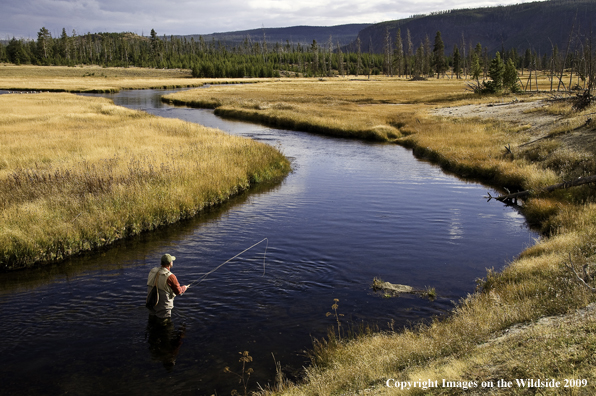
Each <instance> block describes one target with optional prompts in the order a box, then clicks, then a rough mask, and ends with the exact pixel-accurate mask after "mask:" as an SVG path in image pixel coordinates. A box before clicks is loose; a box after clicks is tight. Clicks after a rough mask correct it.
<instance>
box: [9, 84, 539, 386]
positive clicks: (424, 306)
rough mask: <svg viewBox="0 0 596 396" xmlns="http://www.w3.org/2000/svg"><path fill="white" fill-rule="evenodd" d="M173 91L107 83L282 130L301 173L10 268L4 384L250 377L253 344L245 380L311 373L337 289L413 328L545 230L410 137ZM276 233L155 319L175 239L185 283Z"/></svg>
mask: <svg viewBox="0 0 596 396" xmlns="http://www.w3.org/2000/svg"><path fill="white" fill-rule="evenodd" d="M167 92H170V91H155V90H144V91H122V92H121V93H118V94H113V95H103V96H106V97H109V98H111V99H113V100H114V101H115V103H116V104H120V105H123V106H126V107H130V108H135V109H142V110H145V111H147V112H149V113H152V114H155V115H158V116H162V117H174V118H180V119H184V120H187V121H190V122H196V123H200V124H203V125H206V126H211V127H217V128H220V129H223V130H224V131H227V132H229V133H232V134H238V135H242V136H247V137H250V138H253V139H257V140H260V141H263V142H266V143H269V144H272V145H276V146H279V147H280V148H281V150H282V151H283V152H284V154H285V155H286V156H288V157H289V158H290V159H291V160H292V166H293V169H294V171H293V172H292V173H291V174H290V175H288V177H287V178H286V179H285V180H284V181H283V182H281V183H277V184H272V185H261V186H258V187H257V188H255V189H253V190H251V191H250V192H248V193H245V194H243V195H241V196H239V197H236V198H234V199H232V200H231V201H230V202H229V203H227V204H225V205H223V206H222V207H221V208H218V209H217V210H213V211H211V212H209V213H205V214H203V215H201V216H198V217H197V218H195V219H192V220H189V221H186V222H183V223H181V224H177V225H174V226H170V227H167V228H164V229H161V230H158V231H156V232H153V233H150V234H145V235H142V236H139V237H137V238H134V239H132V240H128V241H124V242H121V243H118V244H117V245H116V246H114V247H112V248H110V249H108V250H105V251H102V252H97V253H93V254H87V255H85V256H81V257H76V258H72V259H70V260H68V261H66V262H63V263H60V264H57V265H53V266H48V267H44V268H37V269H33V270H30V271H21V272H16V273H6V274H0V309H1V311H2V313H3V316H4V318H5V319H4V320H3V321H2V322H0V333H1V334H2V336H3V337H2V339H3V342H2V344H1V345H0V353H1V356H2V362H1V363H0V371H1V372H2V381H0V393H1V394H52V395H55V394H66V393H68V394H163V392H170V393H171V394H177V395H178V394H180V395H184V394H189V395H194V394H197V395H203V394H205V395H212V394H218V395H224V394H229V392H230V390H231V389H234V388H236V389H238V390H239V391H240V393H242V389H241V387H240V386H239V385H238V379H237V377H235V376H234V375H233V374H230V373H226V372H224V368H225V367H229V368H230V370H231V371H233V372H236V373H241V367H242V366H241V363H239V358H240V355H239V352H241V351H249V354H250V356H252V357H253V361H252V362H251V363H249V365H248V366H247V367H252V368H253V369H254V371H255V372H254V374H253V375H252V376H251V378H250V383H249V389H255V388H256V384H257V383H259V384H260V385H265V384H267V383H268V382H271V381H273V378H274V375H275V361H274V359H275V360H276V361H279V362H281V365H282V369H283V371H284V373H285V374H287V375H289V376H290V377H295V376H297V375H299V374H300V371H301V368H302V366H304V365H306V364H308V359H307V357H306V355H305V353H304V351H305V350H307V349H309V348H310V347H311V345H312V338H321V337H324V336H325V335H326V332H327V330H328V329H329V328H330V327H331V326H333V325H336V321H335V319H334V318H333V317H332V316H330V317H328V316H326V313H327V312H332V309H331V305H332V304H333V303H334V299H338V300H339V302H338V309H337V312H338V313H340V314H343V315H344V316H341V317H340V320H341V322H342V323H343V327H344V328H347V327H349V326H358V325H359V324H362V323H365V324H371V325H374V326H377V327H378V328H380V329H382V330H388V329H389V325H388V324H389V323H392V326H393V328H395V329H399V328H402V327H403V326H407V325H411V324H413V323H417V322H420V321H424V320H428V319H429V318H431V317H432V316H435V315H444V314H446V313H447V312H448V311H449V310H450V309H451V308H452V307H453V303H454V302H456V301H458V300H459V299H460V298H462V297H465V296H466V295H467V294H468V293H471V292H473V291H474V290H475V285H476V284H475V279H477V278H481V277H483V276H484V275H485V274H486V268H495V269H496V270H499V269H501V268H503V266H504V265H505V264H506V263H507V262H508V261H510V260H512V259H513V258H514V257H515V256H516V255H517V254H519V253H520V252H521V251H522V250H523V249H524V248H526V247H528V246H530V245H532V244H533V243H534V240H535V238H537V237H538V235H537V234H536V233H534V232H533V231H531V230H530V229H528V227H527V225H526V223H525V221H524V218H523V217H522V216H521V215H519V214H518V213H517V212H515V211H514V210H512V209H510V208H507V207H504V206H502V204H500V203H495V202H490V203H487V202H486V200H485V199H484V198H483V196H484V195H486V192H487V191H491V193H492V190H491V189H489V188H487V187H484V186H482V185H480V184H477V183H469V182H465V181H462V180H459V179H457V178H456V177H454V176H451V175H447V174H445V173H443V172H442V171H441V170H440V169H439V168H438V167H436V166H433V165H431V164H429V163H427V162H424V161H419V160H417V159H415V158H414V157H413V156H412V154H411V152H410V151H408V150H406V149H404V148H402V147H399V146H396V145H391V144H373V143H366V142H360V141H355V140H347V139H338V138H327V137H323V136H317V135H313V134H307V133H303V132H293V131H286V130H277V129H271V128H268V127H265V126H260V125H255V124H250V123H244V122H235V121H229V120H222V119H221V118H218V117H216V116H214V115H213V112H212V111H209V110H200V109H188V108H183V107H172V106H169V105H165V104H162V103H161V102H160V100H159V96H160V95H162V94H164V93H167ZM493 195H494V194H493ZM264 238H267V241H265V242H263V243H261V244H259V245H258V246H256V247H255V248H253V249H251V250H250V251H248V252H246V253H245V254H243V255H242V256H240V257H239V258H237V259H235V260H233V261H232V262H230V263H228V264H226V265H225V266H223V267H221V268H220V269H219V270H217V271H216V272H214V273H213V274H212V275H210V276H209V277H208V278H207V279H206V280H205V281H204V282H202V283H200V284H199V285H197V286H196V287H192V288H191V289H189V291H188V292H187V293H186V294H185V295H183V296H181V297H178V298H176V301H175V306H176V307H175V309H174V312H173V323H172V325H171V327H169V328H159V327H155V326H153V325H152V323H150V321H149V319H148V314H147V311H146V309H145V308H144V300H145V293H146V285H145V283H146V279H147V274H148V272H149V270H150V269H151V268H152V267H154V266H156V265H158V263H159V259H160V257H161V255H162V254H164V253H166V252H167V253H170V254H172V255H174V256H176V257H177V260H176V261H175V264H174V268H173V272H174V273H175V274H176V275H177V277H178V279H179V280H180V282H181V283H182V284H187V283H190V282H192V281H195V280H197V279H199V278H200V277H201V275H202V274H204V273H206V272H207V271H210V270H211V269H213V268H215V267H217V266H218V265H219V264H221V263H223V262H225V261H226V260H227V259H229V258H230V257H232V256H234V255H235V254H237V253H239V252H241V251H242V250H244V249H246V248H247V247H249V246H251V245H253V244H254V243H256V242H259V241H261V240H263V239H264ZM374 277H380V278H382V279H383V280H386V281H389V282H392V283H400V284H407V285H411V286H413V287H415V288H418V289H423V288H425V287H434V288H435V289H436V292H437V298H436V299H435V300H434V301H430V300H428V299H424V298H421V297H419V296H415V295H402V296H401V297H395V298H383V297H382V296H380V295H378V294H376V293H374V292H373V291H372V290H371V288H370V284H371V282H372V280H373V278H374Z"/></svg>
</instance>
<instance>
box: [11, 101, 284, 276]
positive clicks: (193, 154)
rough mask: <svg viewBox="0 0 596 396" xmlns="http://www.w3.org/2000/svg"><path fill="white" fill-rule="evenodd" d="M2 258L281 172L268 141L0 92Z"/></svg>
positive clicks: (172, 217)
mask: <svg viewBox="0 0 596 396" xmlns="http://www.w3.org/2000/svg"><path fill="white" fill-rule="evenodd" d="M0 147H2V158H1V159H0V185H1V188H0V198H1V199H0V203H1V207H0V209H1V210H2V212H1V213H2V222H1V224H0V263H1V265H2V266H3V267H5V268H18V267H22V266H28V265H31V264H33V263H35V262H39V261H46V260H48V261H51V260H57V259H61V258H63V257H66V256H68V255H71V254H75V253H77V252H80V251H83V250H89V249H93V248H97V247H99V246H104V245H107V244H110V243H112V242H113V241H115V240H118V239H121V238H124V237H127V236H130V235H135V234H138V233H140V232H142V231H147V230H151V229H154V228H156V227H159V226H162V225H165V224H169V223H173V222H176V221H178V220H180V219H183V218H188V217H191V216H193V215H195V214H196V213H197V212H198V211H200V210H202V209H204V208H206V207H209V206H212V205H215V204H217V203H219V202H222V201H223V200H225V199H227V198H228V197H230V196H231V195H234V194H236V193H237V192H239V191H241V190H243V189H246V188H248V187H249V185H250V184H251V183H254V182H258V181H263V180H268V179H273V178H278V177H281V176H283V175H284V174H285V173H287V171H288V170H289V164H288V161H287V160H286V159H285V158H284V157H283V156H282V155H281V154H280V153H279V152H278V151H277V150H275V149H274V148H272V147H270V146H268V145H265V144H262V143H257V142H254V141H252V140H249V139H245V138H240V137H234V136H230V135H227V134H224V133H223V132H221V131H217V130H213V129H208V128H204V127H201V126H198V125H196V124H192V123H187V122H183V121H179V120H171V119H162V118H159V117H155V116H150V115H148V114H146V113H143V112H140V111H133V110H128V109H125V108H122V107H118V106H115V105H114V104H113V103H112V102H111V101H109V100H107V99H102V98H88V97H80V96H75V95H71V94H30V95H1V96H0Z"/></svg>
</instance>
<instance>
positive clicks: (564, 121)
mask: <svg viewBox="0 0 596 396" xmlns="http://www.w3.org/2000/svg"><path fill="white" fill-rule="evenodd" d="M541 83H542V84H543V86H547V84H548V81H546V80H544V79H543V80H542V82H541ZM464 88H465V85H464V83H463V82H457V81H453V80H439V81H421V82H410V81H404V80H397V79H383V80H381V81H346V80H340V79H333V80H330V81H318V80H312V81H292V82H271V83H266V84H259V85H258V86H242V87H212V88H209V89H208V90H203V91H200V92H199V91H196V90H194V91H187V92H184V93H180V94H175V95H170V96H169V97H168V98H167V99H168V100H172V101H174V100H176V101H179V103H188V104H191V105H194V106H202V107H212V108H216V110H217V111H220V112H221V113H222V114H225V115H229V116H234V117H237V118H240V119H257V120H259V121H260V122H266V123H268V124H271V125H276V122H279V123H280V124H281V125H284V126H287V127H292V123H294V124H295V125H299V126H300V125H301V123H305V125H308V128H311V129H310V130H313V131H317V132H320V133H328V132H327V131H326V130H327V129H330V130H334V132H333V133H332V134H336V135H342V136H352V137H360V138H370V135H371V134H373V132H372V131H382V132H377V133H374V136H375V137H374V138H375V139H377V140H385V141H393V142H396V143H399V144H403V145H405V146H407V147H410V148H412V149H413V151H414V153H415V154H416V155H417V156H419V157H424V158H427V159H429V160H431V161H433V162H435V163H438V164H440V165H441V166H442V167H443V168H445V169H447V170H449V171H452V172H454V173H456V174H458V175H460V176H462V177H466V178H474V179H479V180H483V181H484V182H486V183H490V184H492V185H494V186H496V187H508V188H509V189H511V190H512V191H516V189H532V190H536V191H538V190H539V189H540V188H541V187H544V186H546V185H550V184H554V183H557V182H561V181H562V180H570V179H573V178H577V177H580V176H585V175H588V174H596V165H595V162H594V160H593V158H594V155H595V154H596V144H595V142H594V139H593V138H592V137H591V136H592V134H593V130H594V128H595V127H596V125H595V124H594V122H593V121H590V120H589V114H590V113H591V112H593V109H588V110H585V111H584V112H582V113H575V112H573V111H571V105H570V104H569V103H565V102H564V103H559V102H557V103H554V102H553V103H549V102H544V103H542V104H540V106H537V107H536V108H535V109H533V110H523V111H519V114H518V120H517V121H515V120H512V121H506V119H505V117H504V116H503V115H496V116H494V117H492V118H486V117H481V116H474V117H470V118H467V117H455V118H454V117H453V116H452V115H451V116H450V115H449V112H447V116H439V115H436V114H435V112H436V110H437V108H441V107H448V106H455V105H464V104H473V105H476V106H479V107H478V108H479V109H480V111H481V112H482V111H485V112H487V111H488V110H489V107H487V104H490V103H494V104H498V105H505V104H506V103H509V102H511V104H510V105H508V106H509V107H507V106H502V107H499V108H503V109H505V108H506V107H507V108H509V109H510V110H515V106H516V105H517V104H518V103H522V102H533V101H536V100H538V99H544V98H547V97H548V95H544V94H542V95H537V94H526V95H518V96H517V97H514V96H505V97H501V96H492V97H476V96H473V95H471V94H468V93H466V92H465V90H464ZM498 114H501V113H498ZM503 114H504V113H503ZM551 116H554V118H553V121H552V122H547V123H544V124H540V126H537V124H536V125H535V122H536V120H540V119H544V118H547V117H551ZM530 118H532V121H528V119H530ZM308 128H307V127H302V128H300V129H303V130H309V129H308ZM505 146H508V147H510V149H511V152H512V153H513V154H511V153H509V152H507V151H506V149H505V148H504V147H505ZM595 197H596V192H595V190H594V187H590V186H584V187H578V188H574V189H569V190H561V191H558V192H554V193H550V194H540V193H538V192H537V193H535V194H534V195H532V196H531V198H530V199H528V200H527V201H526V202H524V204H523V207H522V208H521V210H522V211H523V212H524V213H525V214H526V216H527V217H528V219H529V220H530V221H532V222H533V223H535V224H537V225H539V226H541V227H542V232H543V234H544V237H543V238H542V239H541V240H540V241H539V242H537V244H536V245H534V246H532V247H530V248H528V249H527V250H526V251H524V252H523V253H522V254H521V255H520V257H519V258H517V259H516V260H514V261H513V262H512V263H510V264H509V265H508V266H507V267H506V268H505V269H504V270H503V271H502V272H501V273H495V272H493V271H488V273H487V276H486V277H485V279H483V280H481V281H480V282H479V284H478V291H477V292H476V293H474V294H471V295H469V296H468V297H467V298H466V299H464V300H462V301H460V302H459V303H458V305H457V307H456V308H455V309H454V311H453V312H452V313H451V315H449V316H448V317H447V318H446V319H444V320H442V321H438V320H437V321H435V322H433V323H432V324H430V325H421V326H418V327H416V328H411V329H404V330H402V331H395V332H394V331H387V332H382V333H377V334H372V335H368V336H363V337H361V338H358V339H353V340H348V341H346V340H345V339H344V341H342V342H338V341H337V340H336V339H335V338H333V337H332V338H331V339H329V340H327V341H326V342H323V343H316V344H315V348H314V351H313V352H312V365H311V366H310V367H309V368H308V369H306V372H305V377H304V381H303V382H302V383H300V384H287V383H284V384H278V386H277V387H275V388H274V389H271V390H270V391H267V392H265V393H274V394H292V395H294V394H295V395H338V394H364V393H372V394H467V393H469V392H473V393H474V394H477V393H491V394H526V393H527V394H534V393H536V392H542V391H544V392H543V393H545V394H562V393H565V394H592V392H593V389H594V384H595V383H596V382H595V381H596V370H594V367H596V358H594V351H595V350H596V337H594V334H595V332H596V319H595V316H594V310H587V311H585V312H584V311H579V312H576V310H578V309H581V308H583V307H586V306H587V305H588V304H589V303H591V302H594V301H595V300H596V299H595V294H594V293H592V292H591V291H589V290H588V288H587V287H585V286H584V285H583V284H581V283H580V282H579V281H578V280H577V279H576V276H575V274H574V273H573V272H572V271H571V270H570V269H569V268H568V266H569V265H571V263H573V265H575V267H576V268H577V269H578V271H581V268H582V267H583V266H585V268H586V269H587V271H588V274H590V273H592V274H593V273H594V271H595V270H596V268H595V267H596V265H595V264H594V262H595V259H596V200H595ZM380 276H382V274H380ZM585 278H586V280H587V281H588V283H590V284H591V285H592V286H594V281H593V279H592V278H591V277H590V275H588V276H586V277H585ZM541 318H542V319H541ZM526 378H534V379H538V378H540V379H542V380H546V379H550V378H553V379H555V380H557V381H561V383H562V384H563V385H561V387H560V388H551V389H544V388H543V389H536V388H527V387H526V388H524V387H519V386H518V385H517V384H516V383H515V380H516V379H526ZM388 379H394V380H397V381H406V382H407V381H410V383H411V384H413V383H414V382H415V381H420V380H423V381H424V380H431V381H433V382H434V381H438V384H439V385H442V380H443V379H445V380H447V381H452V382H455V383H457V382H458V381H459V382H460V383H461V382H466V383H469V382H475V383H477V388H475V389H473V390H472V391H470V390H465V389H463V388H462V387H461V386H459V387H457V386H455V387H451V388H446V387H443V386H438V387H434V388H433V387H431V388H428V389H422V388H421V386H417V387H415V386H413V385H411V387H410V389H404V390H399V391H397V390H396V389H395V388H388V387H387V386H386V381H387V380H388ZM500 379H503V380H506V381H513V383H514V384H515V385H514V386H512V387H511V388H497V381H498V380H500ZM565 379H580V380H586V381H587V384H588V386H580V387H574V388H563V386H564V380H565ZM483 381H484V382H486V386H487V387H485V388H482V382H483ZM490 383H492V384H493V385H494V386H493V387H492V388H491V387H488V385H489V384H490ZM472 388H473V386H472Z"/></svg>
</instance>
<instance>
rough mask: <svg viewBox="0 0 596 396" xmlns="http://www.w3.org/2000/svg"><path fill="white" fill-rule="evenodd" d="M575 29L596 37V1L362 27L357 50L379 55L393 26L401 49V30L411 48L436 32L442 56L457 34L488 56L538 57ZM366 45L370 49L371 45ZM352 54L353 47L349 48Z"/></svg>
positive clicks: (556, 1) (567, 0)
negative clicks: (523, 54) (517, 53)
mask: <svg viewBox="0 0 596 396" xmlns="http://www.w3.org/2000/svg"><path fill="white" fill-rule="evenodd" d="M572 27H573V30H574V31H575V32H576V33H577V31H578V29H579V32H580V33H581V34H583V36H584V37H586V36H588V35H589V34H590V29H591V28H592V29H593V31H594V34H595V35H596V1H594V0H551V1H542V2H532V3H523V4H517V5H511V6H497V7H484V8H473V9H459V10H450V11H444V12H437V13H432V14H429V15H416V16H413V17H411V18H407V19H401V20H395V21H387V22H381V23H377V24H374V25H371V26H369V27H367V28H364V29H363V30H362V31H361V32H360V33H359V37H360V42H361V50H362V51H363V52H365V51H369V47H370V50H372V51H373V52H375V53H381V52H382V51H383V43H384V37H385V32H386V29H388V30H389V34H390V37H391V40H392V42H393V43H395V38H396V33H397V30H398V28H401V37H402V40H403V42H404V47H405V48H406V50H407V44H406V32H407V30H408V29H409V30H410V35H411V38H412V44H413V45H414V47H415V48H417V47H418V46H419V45H420V43H421V42H423V41H424V40H425V37H426V36H427V35H428V37H429V39H430V42H431V45H432V43H433V42H434V37H435V34H436V32H437V31H440V32H441V37H442V39H443V42H444V43H445V52H447V53H451V51H452V50H453V46H454V45H455V44H457V45H458V47H460V48H461V46H462V36H463V39H464V40H465V43H466V48H468V47H469V45H470V44H471V45H472V46H475V45H476V44H477V43H481V44H482V46H483V47H487V48H488V50H489V52H490V53H493V54H494V53H495V52H496V51H500V50H501V48H504V49H505V50H510V49H513V48H515V49H517V50H518V51H524V50H525V49H527V48H531V49H533V50H535V51H537V52H538V53H542V54H545V53H550V52H551V49H552V47H553V45H556V46H558V48H559V50H565V47H566V46H567V41H568V38H569V34H570V32H571V30H572ZM371 43H372V46H371ZM349 48H350V50H352V51H354V49H355V43H352V44H351V45H350V46H349Z"/></svg>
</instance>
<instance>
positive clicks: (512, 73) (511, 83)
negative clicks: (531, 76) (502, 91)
mask: <svg viewBox="0 0 596 396" xmlns="http://www.w3.org/2000/svg"><path fill="white" fill-rule="evenodd" d="M503 87H504V88H507V89H509V90H510V91H511V92H514V93H515V92H519V91H520V87H519V85H518V84H517V70H516V68H515V63H514V62H513V59H512V58H509V60H508V61H507V63H506V65H505V68H504V70H503Z"/></svg>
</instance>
